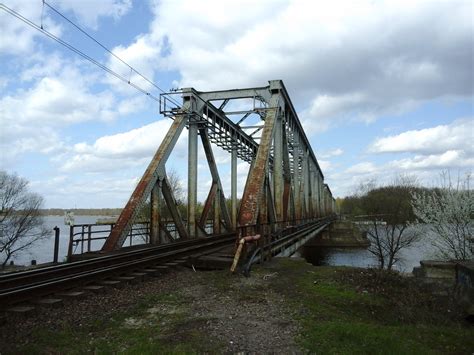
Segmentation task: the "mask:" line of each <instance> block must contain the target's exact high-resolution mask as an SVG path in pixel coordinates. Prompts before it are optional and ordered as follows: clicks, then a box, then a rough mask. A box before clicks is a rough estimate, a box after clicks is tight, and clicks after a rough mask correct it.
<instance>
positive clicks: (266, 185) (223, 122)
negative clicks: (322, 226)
mask: <svg viewBox="0 0 474 355" xmlns="http://www.w3.org/2000/svg"><path fill="white" fill-rule="evenodd" d="M171 95H180V97H181V98H182V100H183V104H182V105H181V106H180V105H178V104H176V100H175V99H173V100H171V99H170V98H169V97H170V96H171ZM237 100H240V101H237ZM242 100H247V101H245V102H247V104H249V105H250V106H249V107H247V108H244V105H243V104H242ZM234 103H237V105H234ZM236 107H237V108H236ZM160 112H161V113H162V114H164V115H165V116H168V117H172V118H173V119H174V122H173V124H172V125H171V128H170V130H169V131H168V133H167V134H166V136H165V139H164V140H163V142H162V143H161V145H160V147H159V148H158V150H157V152H156V153H155V156H154V157H153V159H152V161H151V162H150V165H149V166H148V168H147V169H146V171H145V173H144V174H143V176H142V178H141V180H140V182H139V183H138V185H137V187H136V188H135V190H134V192H133V193H132V196H131V197H130V200H129V201H128V202H127V204H126V206H125V208H124V209H123V211H122V213H121V214H120V217H119V219H118V221H117V223H116V225H115V227H114V229H113V230H112V232H111V234H110V236H109V237H108V239H107V240H106V242H105V244H104V246H103V249H102V250H103V251H111V250H114V249H118V248H120V247H121V245H122V244H123V242H124V240H125V238H126V237H127V235H128V233H129V230H130V229H131V226H132V225H133V223H134V221H135V218H136V216H137V214H138V212H139V211H140V208H141V207H142V205H143V204H144V202H145V201H146V200H147V198H148V197H150V204H151V221H150V222H151V223H150V225H151V227H150V240H151V242H152V243H164V242H173V241H174V240H176V238H177V237H176V234H174V236H172V235H171V234H170V231H168V229H167V226H166V225H164V223H162V221H161V216H162V214H161V213H162V211H161V209H162V207H165V206H166V207H167V208H168V209H169V212H170V216H171V218H172V219H173V223H174V225H175V230H176V231H177V233H178V236H179V239H186V238H197V237H201V236H203V237H205V236H208V235H209V231H207V232H206V225H207V223H208V221H209V220H208V217H209V216H211V214H212V217H211V218H213V225H214V231H213V233H214V234H215V233H219V232H220V230H221V226H222V227H223V228H224V229H225V231H226V232H229V231H234V230H235V231H236V232H237V233H236V237H237V239H238V242H239V245H241V244H240V241H241V238H246V239H245V240H246V241H247V242H251V243H252V241H255V242H256V239H255V240H254V238H253V237H252V235H255V234H260V233H261V234H262V238H259V239H258V243H261V244H262V243H263V244H265V243H269V242H270V241H271V240H272V238H275V236H277V235H278V233H279V232H281V231H282V230H283V229H285V228H294V227H296V226H298V225H302V224H304V223H307V222H308V221H311V220H313V219H314V218H317V217H323V216H326V215H328V214H331V213H333V212H334V208H335V206H334V205H335V204H334V199H333V197H332V193H331V191H330V190H329V187H328V186H327V185H326V184H324V175H323V173H322V171H321V169H320V166H319V164H318V161H317V159H316V156H315V154H314V152H313V150H312V148H311V146H310V144H309V141H308V138H307V137H306V134H305V132H304V130H303V128H302V126H301V123H300V121H299V119H298V116H297V114H296V111H295V109H294V107H293V104H292V102H291V100H290V97H289V95H288V92H287V91H286V88H285V86H284V84H283V82H282V81H280V80H273V81H270V82H269V85H268V86H265V87H256V88H248V89H235V90H221V91H208V92H200V91H196V90H195V89H193V88H186V89H181V90H180V91H178V92H173V93H166V94H162V95H160ZM255 121H257V122H255ZM244 122H245V123H246V125H245V126H243V125H242V124H243V123H244ZM185 126H186V127H188V128H189V131H190V134H189V140H188V161H187V163H188V205H187V219H183V217H182V216H181V215H180V211H179V209H178V208H177V206H176V200H175V197H174V196H173V191H172V188H171V186H170V184H169V181H168V179H167V177H166V169H165V164H166V161H167V159H168V157H169V155H170V153H171V152H172V150H173V148H174V146H175V144H176V141H177V139H178V137H179V135H180V134H181V132H182V130H183V128H184V127H185ZM255 128H256V130H255ZM248 129H251V131H246V130H248ZM250 132H251V133H250ZM198 135H199V136H200V137H201V142H202V148H203V151H204V153H205V157H206V160H207V162H208V166H209V172H210V175H211V177H212V181H211V187H210V190H209V194H208V196H207V199H206V200H205V203H204V208H203V211H202V213H201V215H200V216H198V208H197V203H198V202H197V186H198V182H197V176H198V174H197V166H198V162H197V159H198V149H199V148H198V145H197V143H198V142H197V140H198V138H197V136H198ZM211 143H212V144H215V145H217V146H219V147H221V148H222V149H224V150H225V151H227V152H228V153H229V154H230V155H231V160H230V161H231V184H230V185H231V205H230V211H229V209H228V207H227V204H226V196H225V195H224V190H223V187H222V181H221V179H220V176H219V171H218V169H217V164H216V161H215V159H214V154H213V151H212V148H211ZM237 159H241V160H243V161H245V162H247V163H250V164H251V166H250V169H249V172H248V175H247V179H246V183H245V187H244V189H243V193H242V198H241V201H240V205H239V204H238V203H237V190H238V189H237ZM162 201H164V202H165V203H162ZM212 209H214V211H213V213H211V210H212ZM275 233H276V234H275ZM247 237H248V238H247ZM242 248H244V246H243V244H242ZM242 248H241V251H242ZM243 254H245V248H244V251H243Z"/></svg>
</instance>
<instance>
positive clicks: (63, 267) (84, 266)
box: [0, 233, 234, 292]
mask: <svg viewBox="0 0 474 355" xmlns="http://www.w3.org/2000/svg"><path fill="white" fill-rule="evenodd" d="M227 236H234V234H233V233H229V234H221V235H218V236H213V237H208V238H203V239H195V240H186V241H178V242H174V243H169V244H165V245H159V246H155V247H149V248H145V249H135V250H128V251H125V252H121V253H117V254H108V255H102V256H98V257H96V258H93V259H88V260H81V261H75V262H72V263H65V264H59V265H53V266H47V267H42V268H37V269H32V270H27V271H16V272H10V273H7V274H3V275H1V276H0V292H2V290H3V289H4V288H7V287H11V284H12V283H14V284H15V285H17V286H18V285H20V284H24V283H29V282H32V281H40V280H42V279H48V278H52V277H57V276H61V275H63V274H68V273H72V272H75V271H77V270H94V269H96V268H98V267H101V266H106V265H112V264H114V263H117V262H120V261H125V260H128V259H134V258H137V257H145V256H146V255H154V254H156V253H163V252H166V251H168V250H173V249H176V248H179V247H182V246H192V245H196V244H201V243H203V242H204V241H214V240H219V239H220V238H225V237H227Z"/></svg>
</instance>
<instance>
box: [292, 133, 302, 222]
mask: <svg viewBox="0 0 474 355" xmlns="http://www.w3.org/2000/svg"><path fill="white" fill-rule="evenodd" d="M293 149H294V151H293V181H294V185H293V191H294V200H295V218H296V220H297V223H299V222H298V220H299V219H301V193H300V184H301V180H300V147H299V141H298V138H297V137H295V143H294V148H293Z"/></svg>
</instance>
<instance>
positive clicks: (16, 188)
mask: <svg viewBox="0 0 474 355" xmlns="http://www.w3.org/2000/svg"><path fill="white" fill-rule="evenodd" d="M42 203H43V198H42V197H41V196H40V195H38V194H35V193H32V192H30V191H29V190H28V181H26V180H25V179H23V178H21V177H19V176H17V175H15V174H13V175H10V174H8V173H7V172H5V171H3V170H1V171H0V262H1V265H2V268H4V267H5V265H6V264H7V262H8V260H10V258H11V257H12V256H13V255H15V254H18V253H20V252H22V251H25V250H27V249H29V248H30V247H31V246H32V245H33V244H34V243H36V242H38V241H39V240H41V239H44V238H46V237H48V235H49V232H48V230H47V229H46V228H45V227H44V224H43V218H42V216H41V215H40V211H39V210H40V208H41V205H42Z"/></svg>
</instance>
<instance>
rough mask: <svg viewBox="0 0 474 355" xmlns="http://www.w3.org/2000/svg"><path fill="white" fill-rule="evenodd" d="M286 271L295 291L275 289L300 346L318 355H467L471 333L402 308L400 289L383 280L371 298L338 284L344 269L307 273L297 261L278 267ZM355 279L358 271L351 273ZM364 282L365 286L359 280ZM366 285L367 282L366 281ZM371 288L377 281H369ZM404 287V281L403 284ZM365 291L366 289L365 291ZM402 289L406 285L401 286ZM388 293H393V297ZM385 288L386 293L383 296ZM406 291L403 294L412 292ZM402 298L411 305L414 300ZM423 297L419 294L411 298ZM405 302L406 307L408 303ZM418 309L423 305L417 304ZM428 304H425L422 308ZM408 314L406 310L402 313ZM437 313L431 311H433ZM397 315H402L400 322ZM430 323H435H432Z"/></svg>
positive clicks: (456, 323)
mask: <svg viewBox="0 0 474 355" xmlns="http://www.w3.org/2000/svg"><path fill="white" fill-rule="evenodd" d="M279 262H280V263H281V265H282V266H283V267H285V268H286V270H288V275H286V277H287V278H291V279H293V282H294V284H295V285H296V287H294V288H292V289H288V288H287V287H286V288H285V283H286V282H284V281H283V280H281V281H280V282H279V284H276V285H275V287H276V288H277V289H279V290H280V292H286V294H287V297H288V298H289V299H290V300H291V303H292V307H293V308H295V309H297V310H299V312H297V318H298V321H299V323H300V325H301V328H302V332H301V335H300V336H299V339H298V341H299V344H300V345H301V347H302V348H303V349H304V350H305V351H306V352H309V353H318V354H451V353H456V354H457V353H460V354H463V353H464V354H471V353H473V352H474V331H473V328H472V326H468V325H466V324H463V323H462V321H454V320H450V319H440V317H441V316H437V317H438V318H437V317H436V316H433V317H431V315H429V314H428V315H427V314H426V313H427V312H430V310H429V309H428V308H427V307H419V306H417V305H415V307H412V305H410V304H409V303H404V302H403V297H404V295H403V289H402V290H400V288H401V287H400V285H397V284H394V283H395V281H396V280H397V279H393V278H392V276H391V275H388V276H387V277H388V279H387V280H386V284H382V286H383V287H385V288H382V290H383V292H382V291H381V293H378V292H375V291H374V290H372V289H370V292H369V291H367V290H364V289H363V287H362V289H361V287H360V286H359V285H358V283H357V281H354V283H353V284H347V283H345V282H343V281H341V277H340V276H341V275H342V274H343V273H345V272H346V273H347V272H352V269H349V268H334V267H312V266H308V264H306V263H305V262H301V261H296V260H290V261H289V260H281V261H279ZM353 274H354V275H355V276H356V277H357V271H356V272H353ZM364 281H365V280H364ZM369 281H370V280H369ZM373 282H376V281H373ZM403 282H405V281H403ZM366 286H370V284H369V285H366ZM403 286H404V287H405V286H406V285H403ZM390 287H393V289H394V290H396V291H397V292H393V294H394V296H393V297H390V294H391V293H392V292H391V290H390ZM386 288H389V289H388V290H387V289H386ZM415 290H416V288H413V289H412V288H407V289H406V292H415ZM405 296H406V298H407V299H408V300H409V301H410V300H411V298H410V297H413V295H410V297H408V296H407V295H405ZM425 296H426V297H428V296H427V295H425V294H424V293H422V292H421V291H420V293H419V294H416V295H414V297H418V298H419V297H425ZM409 301H407V302H409ZM418 301H419V302H420V303H421V304H422V303H423V299H421V300H418ZM429 302H431V299H430V298H427V303H429ZM407 308H408V309H407ZM432 311H433V312H436V309H434V310H432ZM399 314H404V315H407V314H409V317H406V318H407V319H408V320H406V321H402V320H400V317H397V315H399ZM431 319H434V320H435V321H432V320H431Z"/></svg>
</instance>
